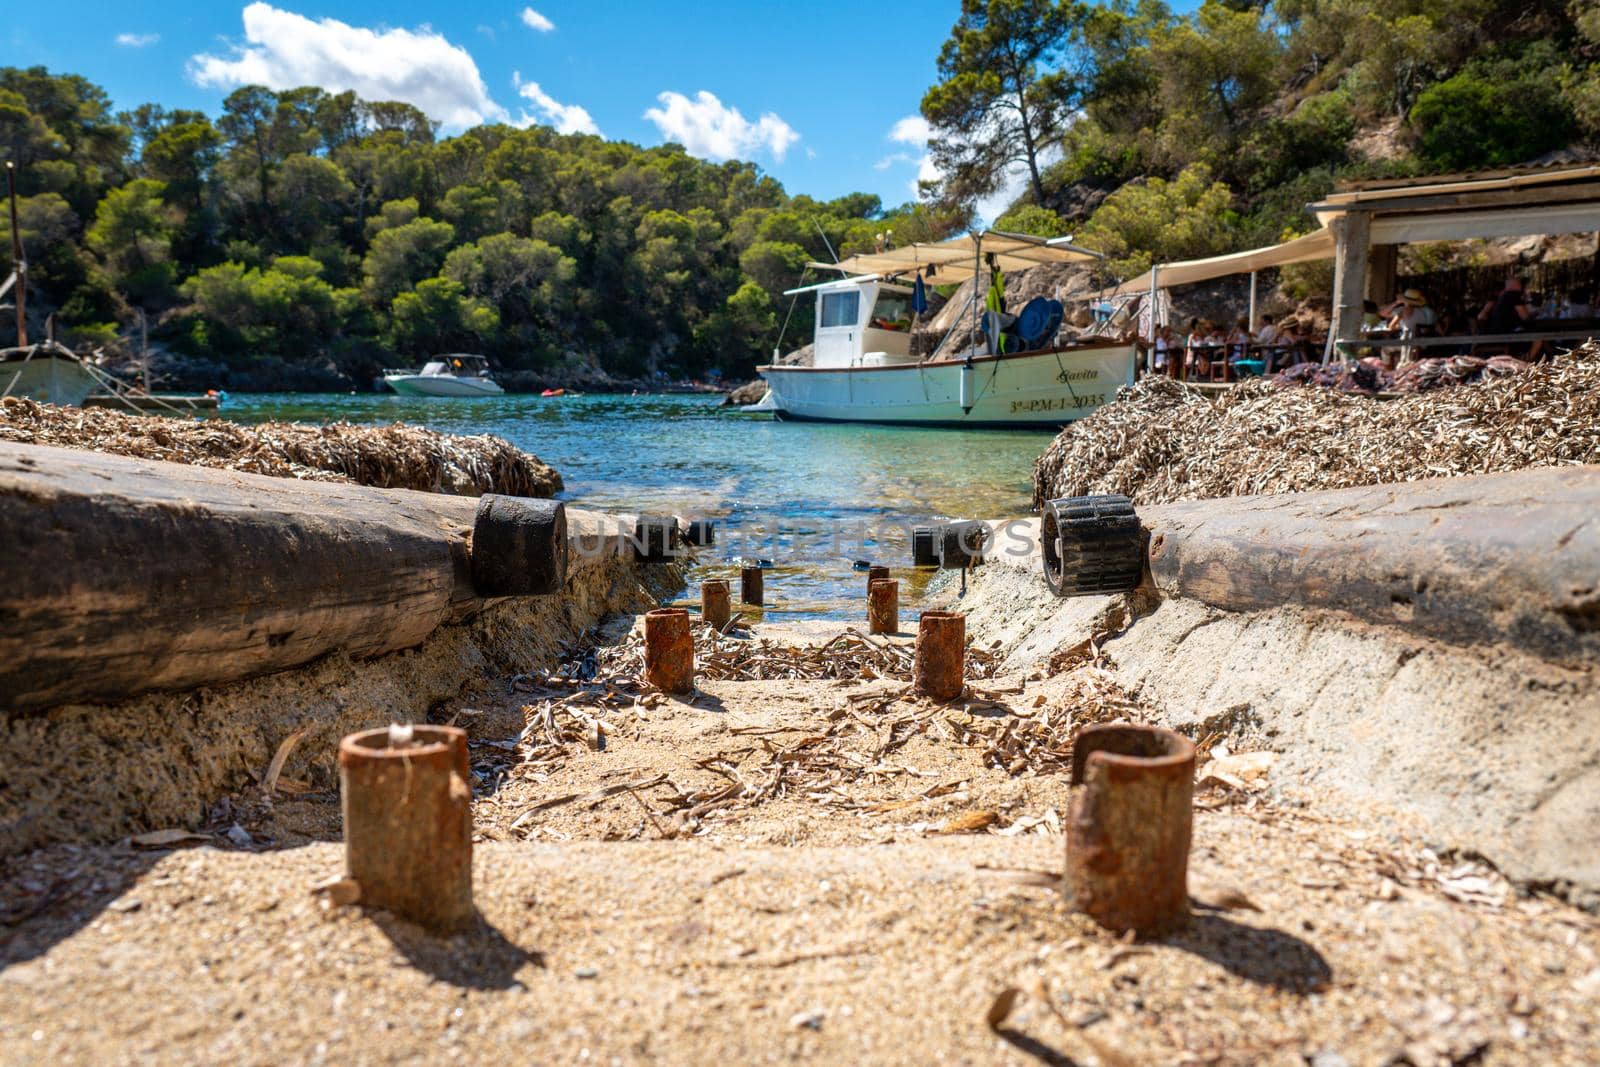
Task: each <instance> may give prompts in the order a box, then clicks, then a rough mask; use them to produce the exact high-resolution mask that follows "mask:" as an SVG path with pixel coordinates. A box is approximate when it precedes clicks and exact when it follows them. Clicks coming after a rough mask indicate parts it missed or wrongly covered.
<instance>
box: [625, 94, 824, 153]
mask: <svg viewBox="0 0 1600 1067" xmlns="http://www.w3.org/2000/svg"><path fill="white" fill-rule="evenodd" d="M656 99H657V100H658V101H660V102H661V104H662V106H661V107H653V108H650V109H649V110H648V111H646V112H645V113H644V117H645V118H647V119H649V120H650V121H651V122H653V123H655V124H656V128H657V129H659V130H660V131H661V136H662V137H663V138H665V139H666V140H668V141H677V142H679V143H680V144H682V145H683V147H684V148H686V149H688V150H689V154H690V155H692V156H700V157H702V158H704V159H711V160H716V161H718V162H720V161H722V160H725V159H735V158H747V157H749V156H753V155H755V154H756V153H757V152H761V151H765V152H767V153H769V154H771V156H772V158H773V159H776V160H777V161H778V162H780V163H781V162H783V157H784V156H785V155H786V154H788V151H789V146H790V145H792V144H794V143H795V142H796V141H798V140H800V134H798V133H797V132H795V129H794V127H792V126H790V125H789V124H788V123H787V122H784V121H783V120H782V119H781V118H779V117H778V116H777V115H774V114H773V113H772V112H770V111H769V112H767V113H766V114H765V115H762V116H761V117H760V118H759V119H757V120H756V121H755V122H751V121H750V120H749V119H747V118H745V117H744V116H743V115H742V114H740V113H739V109H738V108H736V107H726V106H724V104H723V103H722V101H721V100H718V99H717V98H716V97H715V96H713V95H712V94H711V93H708V92H706V91H705V90H704V89H702V90H700V91H699V92H698V93H696V94H695V96H694V99H693V100H691V99H689V98H688V97H687V96H684V95H683V94H682V93H673V92H666V93H662V94H661V95H659V96H657V97H656Z"/></svg>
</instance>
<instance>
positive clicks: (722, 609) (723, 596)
mask: <svg viewBox="0 0 1600 1067" xmlns="http://www.w3.org/2000/svg"><path fill="white" fill-rule="evenodd" d="M731 599H732V591H731V590H730V589H729V588H728V580H727V579H726V578H707V579H706V580H705V581H703V582H701V583H700V618H702V619H704V620H705V623H706V625H707V626H709V627H711V628H712V629H713V630H720V629H722V628H723V627H724V626H727V625H728V620H729V619H730V618H731V617H732V616H733V611H732V607H731V605H730V604H729V601H730V600H731Z"/></svg>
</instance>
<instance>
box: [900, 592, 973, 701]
mask: <svg viewBox="0 0 1600 1067" xmlns="http://www.w3.org/2000/svg"><path fill="white" fill-rule="evenodd" d="M966 656H967V617H966V616H965V615H963V614H961V613H960V612H957V611H924V612H923V613H922V618H921V619H920V620H919V621H918V623H917V642H916V646H915V648H914V650H913V656H912V661H911V688H912V691H913V692H915V693H917V694H918V695H919V696H925V697H931V698H932V699H934V700H941V701H942V700H954V699H955V698H956V697H958V696H960V695H961V690H962V689H964V688H965V687H966V682H965V680H964V672H965V670H966Z"/></svg>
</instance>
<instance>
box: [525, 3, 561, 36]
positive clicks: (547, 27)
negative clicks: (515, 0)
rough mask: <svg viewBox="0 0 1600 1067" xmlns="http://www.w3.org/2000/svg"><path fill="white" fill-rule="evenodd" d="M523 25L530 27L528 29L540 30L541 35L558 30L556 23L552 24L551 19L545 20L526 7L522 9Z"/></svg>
mask: <svg viewBox="0 0 1600 1067" xmlns="http://www.w3.org/2000/svg"><path fill="white" fill-rule="evenodd" d="M522 24H523V25H524V26H526V27H528V29H530V30H538V31H539V32H540V33H549V32H551V31H552V30H554V29H555V28H556V24H555V23H553V22H551V21H550V20H549V19H547V18H545V17H544V16H543V15H541V14H539V13H538V12H537V11H535V10H534V9H533V8H531V7H525V8H523V9H522Z"/></svg>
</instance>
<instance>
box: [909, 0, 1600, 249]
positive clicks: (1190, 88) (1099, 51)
mask: <svg viewBox="0 0 1600 1067" xmlns="http://www.w3.org/2000/svg"><path fill="white" fill-rule="evenodd" d="M939 74H940V82H939V84H938V85H936V86H934V87H933V88H932V89H930V90H929V92H928V94H927V96H926V97H925V99H924V101H923V113H924V115H925V116H926V117H927V118H928V119H929V121H930V122H931V123H932V125H933V127H934V135H935V136H934V141H933V144H932V146H931V148H932V152H933V156H934V159H935V160H936V161H937V162H938V163H939V164H940V165H941V168H942V170H943V173H944V174H945V175H946V180H945V182H944V183H943V186H942V187H941V188H940V189H939V190H937V192H939V194H940V195H942V196H944V197H946V198H948V199H951V200H954V201H958V202H959V201H964V200H970V199H971V198H973V197H975V196H982V195H987V194H990V193H993V192H994V191H995V190H997V189H999V188H1001V187H1003V183H1004V181H1005V177H1006V173H1007V171H1006V168H1007V167H1010V168H1012V170H1011V173H1013V174H1016V173H1018V172H1021V173H1023V174H1025V175H1026V176H1027V179H1028V180H1027V190H1026V192H1025V194H1024V196H1023V197H1022V199H1021V200H1020V201H1018V203H1017V204H1016V205H1014V206H1013V208H1012V209H1011V211H1010V212H1009V213H1008V214H1007V215H1006V216H1005V217H1004V218H1003V219H1002V220H1001V225H1002V228H1005V227H1009V228H1012V229H1023V230H1029V231H1031V232H1040V233H1044V232H1050V233H1059V232H1062V231H1063V229H1067V230H1071V229H1074V228H1076V229H1077V232H1078V235H1079V236H1080V237H1081V238H1083V239H1084V240H1085V241H1087V242H1088V243H1091V244H1096V245H1098V246H1099V247H1101V248H1102V249H1104V250H1105V251H1107V252H1108V253H1109V254H1110V256H1111V260H1112V272H1113V273H1114V274H1117V275H1120V276H1126V275H1128V274H1132V273H1136V272H1138V271H1142V270H1144V269H1145V268H1146V267H1147V266H1148V265H1149V263H1150V261H1151V258H1152V257H1154V258H1155V259H1158V260H1159V259H1170V258H1180V257H1185V256H1200V255H1208V254H1213V253H1216V252H1222V251H1228V250H1233V249H1236V248H1243V247H1250V246H1253V245H1260V244H1266V243H1270V242H1273V241H1276V240H1278V239H1279V238H1280V237H1281V236H1283V234H1284V233H1285V231H1297V232H1300V231H1304V230H1306V229H1309V227H1310V223H1309V219H1308V218H1307V216H1306V215H1305V213H1304V210H1303V209H1304V205H1305V204H1306V203H1307V202H1308V201H1311V200H1314V199H1316V198H1317V197H1319V196H1321V195H1323V194H1324V193H1327V192H1328V191H1330V190H1331V189H1332V188H1333V185H1334V182H1335V181H1337V180H1338V179H1340V178H1362V177H1380V176H1400V175H1410V174H1429V173H1440V172H1449V171H1459V170H1467V169H1477V168H1485V167H1497V166H1503V165H1507V164H1517V163H1524V162H1529V161H1533V160H1536V159H1538V158H1539V157H1541V156H1542V155H1544V154H1546V153H1549V152H1552V151H1555V150H1558V149H1564V148H1568V147H1569V146H1577V147H1580V148H1581V146H1583V145H1584V144H1586V143H1591V142H1593V141H1594V140H1595V139H1596V137H1597V136H1600V3H1596V2H1595V0H1572V2H1571V3H1569V2H1568V0H1520V2H1505V0H1390V2H1385V3H1379V2H1372V0H1276V2H1273V3H1248V2H1241V0H1207V2H1205V3H1204V4H1202V5H1201V6H1200V7H1199V8H1198V9H1197V10H1196V11H1194V12H1192V13H1191V14H1188V15H1185V16H1178V15H1175V14H1174V13H1173V11H1172V10H1171V8H1169V7H1168V6H1167V5H1165V4H1163V3H1160V2H1158V0H1139V2H1137V3H1130V2H1128V0H1116V2H1113V3H1109V4H1105V5H1089V4H1080V3H1071V2H1067V3H1062V2H1059V0H964V2H963V4H962V15H961V18H960V21H959V22H958V24H957V25H956V27H955V28H954V31H953V32H952V34H951V37H950V39H949V41H948V42H947V43H946V45H945V47H944V50H943V52H942V53H941V55H940V57H939ZM974 130H976V131H980V132H979V133H978V134H977V135H976V136H974V134H973V133H972V131H974Z"/></svg>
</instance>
